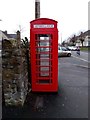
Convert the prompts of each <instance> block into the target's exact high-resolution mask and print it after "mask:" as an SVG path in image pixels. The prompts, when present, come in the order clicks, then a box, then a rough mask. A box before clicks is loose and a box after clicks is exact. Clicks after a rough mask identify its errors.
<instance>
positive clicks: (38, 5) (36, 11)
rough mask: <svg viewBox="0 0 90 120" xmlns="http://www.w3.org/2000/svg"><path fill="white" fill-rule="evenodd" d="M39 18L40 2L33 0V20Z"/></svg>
mask: <svg viewBox="0 0 90 120" xmlns="http://www.w3.org/2000/svg"><path fill="white" fill-rule="evenodd" d="M37 18H40V0H35V19H37Z"/></svg>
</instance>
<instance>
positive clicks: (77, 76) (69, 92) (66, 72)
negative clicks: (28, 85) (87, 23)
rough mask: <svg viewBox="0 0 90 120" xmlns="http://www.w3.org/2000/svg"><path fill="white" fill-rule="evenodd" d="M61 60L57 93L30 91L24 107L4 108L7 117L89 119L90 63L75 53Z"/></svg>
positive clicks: (4, 114) (4, 115)
mask: <svg viewBox="0 0 90 120" xmlns="http://www.w3.org/2000/svg"><path fill="white" fill-rule="evenodd" d="M73 55H74V54H73ZM83 59H84V58H83ZM58 61H59V64H58V82H59V90H58V94H55V93H32V92H30V93H29V94H28V96H27V100H26V102H25V105H24V107H22V108H13V107H12V108H11V107H10V108H5V107H3V117H4V118H9V117H10V118H88V69H89V68H88V64H87V63H88V62H86V61H83V60H80V59H79V58H76V57H73V56H71V57H61V58H58Z"/></svg>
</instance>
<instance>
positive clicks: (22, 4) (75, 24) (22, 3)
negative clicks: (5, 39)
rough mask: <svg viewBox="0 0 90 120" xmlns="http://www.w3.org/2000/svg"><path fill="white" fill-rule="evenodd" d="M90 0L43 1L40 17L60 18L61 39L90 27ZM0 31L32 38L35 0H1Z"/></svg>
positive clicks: (41, 2) (41, 1)
mask: <svg viewBox="0 0 90 120" xmlns="http://www.w3.org/2000/svg"><path fill="white" fill-rule="evenodd" d="M88 2H89V0H40V17H41V18H50V19H54V20H56V21H58V31H59V33H58V35H59V42H62V41H64V40H67V39H68V38H69V37H71V36H73V35H74V34H76V35H78V34H79V33H80V32H81V31H87V30H88ZM0 19H1V20H2V21H0V30H3V31H5V30H7V31H8V33H16V31H17V30H21V36H22V38H24V37H28V39H29V38H30V21H32V20H34V19H35V0H0Z"/></svg>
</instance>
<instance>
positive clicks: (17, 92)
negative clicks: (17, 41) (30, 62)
mask: <svg viewBox="0 0 90 120" xmlns="http://www.w3.org/2000/svg"><path fill="white" fill-rule="evenodd" d="M2 90H3V96H4V101H5V105H15V106H19V105H22V106H23V104H24V102H25V99H26V95H27V91H28V71H27V59H26V49H25V48H23V47H20V46H19V47H15V46H12V44H11V42H10V41H9V40H3V43H2Z"/></svg>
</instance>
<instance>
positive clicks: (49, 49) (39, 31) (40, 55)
mask: <svg viewBox="0 0 90 120" xmlns="http://www.w3.org/2000/svg"><path fill="white" fill-rule="evenodd" d="M30 48H31V49H30V51H31V53H30V54H31V83H32V91H36V92H57V91H58V29H57V21H55V20H52V19H48V18H39V19H36V20H33V21H31V22H30Z"/></svg>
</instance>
